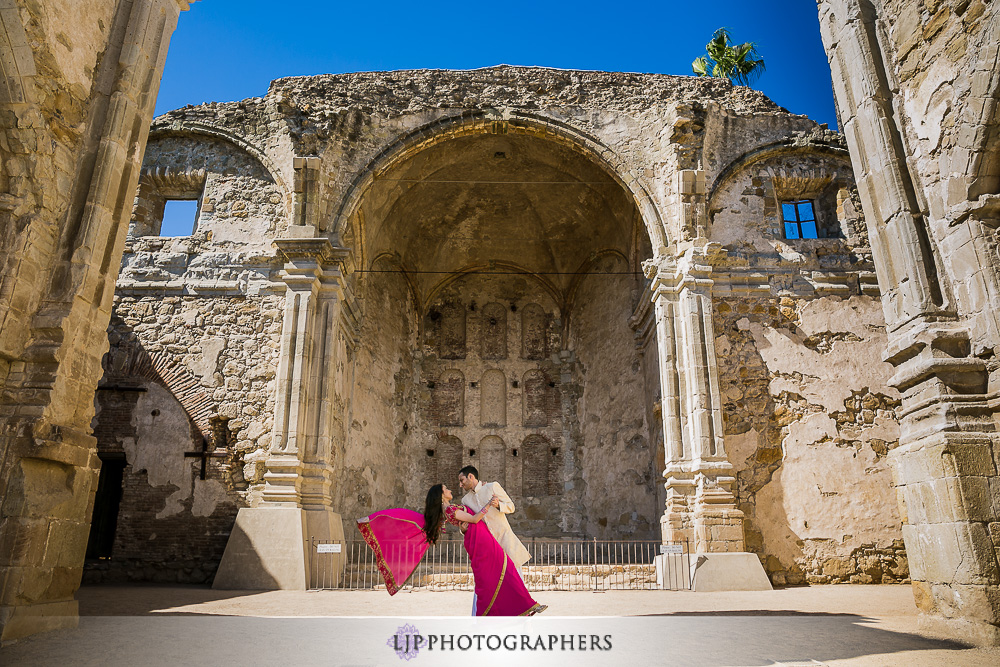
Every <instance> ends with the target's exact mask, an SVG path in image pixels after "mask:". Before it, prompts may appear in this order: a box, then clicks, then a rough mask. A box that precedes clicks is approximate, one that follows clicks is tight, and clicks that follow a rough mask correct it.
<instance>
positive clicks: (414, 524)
mask: <svg viewBox="0 0 1000 667" xmlns="http://www.w3.org/2000/svg"><path fill="white" fill-rule="evenodd" d="M451 499H452V493H451V491H450V490H449V489H448V487H447V486H445V485H443V484H435V485H434V486H432V487H431V488H430V490H429V491H428V492H427V502H426V504H425V507H424V515H423V516H421V515H420V514H418V513H417V512H414V511H413V510H408V509H390V510H382V511H381V512H375V513H374V514H372V515H370V516H368V517H366V518H363V519H358V527H359V528H360V529H361V534H362V536H364V538H365V542H367V543H368V546H369V547H371V549H372V550H373V551H374V552H375V560H376V564H377V565H378V569H379V572H380V573H381V574H382V578H383V579H385V585H386V589H387V590H388V591H389V595H395V593H396V591H398V590H399V589H400V587H402V586H403V584H404V583H406V580H407V579H408V578H409V576H410V575H411V574H412V573H413V570H414V569H416V567H417V563H419V562H420V559H421V558H423V556H424V553H425V552H426V551H427V549H428V548H429V547H430V546H431V545H432V544H434V543H436V542H437V539H438V536H439V535H440V534H441V533H442V532H443V531H444V524H445V522H448V523H451V524H454V525H456V526H459V527H463V528H465V541H464V544H465V550H466V551H467V552H468V553H469V563H470V564H471V566H472V575H473V578H474V579H475V586H476V597H477V600H478V603H477V609H476V613H477V615H479V616H533V615H535V614H537V613H539V612H541V611H544V610H545V609H546V606H545V605H541V604H538V603H537V602H535V601H534V600H533V599H532V598H531V595H530V594H529V593H528V589H527V588H525V586H524V582H523V581H521V577H520V576H519V575H518V573H517V570H516V569H515V568H514V563H513V562H512V561H511V560H510V558H509V557H508V556H507V554H506V553H504V550H503V549H502V548H501V547H500V544H499V543H498V542H497V541H496V538H495V537H493V533H491V532H490V529H489V528H488V527H487V526H486V524H485V523H482V519H483V516H485V513H486V510H487V509H488V507H489V506H488V505H487V507H485V508H483V511H482V512H479V513H476V514H473V513H472V512H470V511H469V510H468V508H461V507H459V506H457V505H452V504H450V503H449V501H450V500H451Z"/></svg>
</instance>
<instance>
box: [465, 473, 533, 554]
mask: <svg viewBox="0 0 1000 667" xmlns="http://www.w3.org/2000/svg"><path fill="white" fill-rule="evenodd" d="M493 496H496V497H497V498H498V499H499V500H500V508H499V509H497V508H496V507H491V508H490V509H489V511H488V512H486V516H485V517H484V518H483V521H485V522H486V526H487V527H488V528H489V529H490V532H491V533H493V537H495V538H497V542H499V543H500V546H501V547H502V548H503V550H504V553H506V554H507V555H508V556H510V559H511V561H513V562H514V566H515V567H517V568H520V567H521V566H522V565H524V564H525V563H527V562H528V561H529V560H531V554H529V553H528V550H527V549H525V548H524V545H523V544H521V540H519V539H517V535H515V534H514V531H513V530H511V528H510V524H509V523H508V522H507V515H508V514H511V513H512V512H513V511H514V501H513V500H511V499H510V496H508V495H507V492H506V491H504V490H503V487H502V486H500V484H499V483H498V482H487V483H486V484H484V483H482V482H479V483H478V484H476V488H475V489H474V490H472V491H470V492H469V493H467V494H465V496H464V497H463V498H462V503H463V504H465V505H467V506H468V507H471V508H472V511H473V512H478V511H479V510H481V509H483V508H484V507H486V505H487V503H489V502H490V499H491V498H492V497H493Z"/></svg>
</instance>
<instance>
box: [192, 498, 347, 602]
mask: <svg viewBox="0 0 1000 667" xmlns="http://www.w3.org/2000/svg"><path fill="white" fill-rule="evenodd" d="M310 538H315V539H317V540H328V541H329V540H340V541H341V542H343V539H344V526H343V523H342V522H341V519H340V515H339V514H337V513H336V512H333V511H331V510H305V509H302V508H300V507H244V508H242V509H240V511H239V514H237V515H236V524H235V525H234V526H233V532H232V534H231V535H230V536H229V542H228V543H227V544H226V551H225V553H224V554H223V555H222V562H221V563H220V564H219V571H218V572H216V574H215V580H214V581H213V582H212V588H216V589H221V590H278V589H281V590H297V591H303V590H306V589H308V588H309V573H310V571H311V569H310V565H311V563H312V558H313V556H314V554H312V553H310V544H309V541H310ZM339 570H340V568H338V567H335V568H334V572H336V573H338V574H339ZM332 583H336V582H332Z"/></svg>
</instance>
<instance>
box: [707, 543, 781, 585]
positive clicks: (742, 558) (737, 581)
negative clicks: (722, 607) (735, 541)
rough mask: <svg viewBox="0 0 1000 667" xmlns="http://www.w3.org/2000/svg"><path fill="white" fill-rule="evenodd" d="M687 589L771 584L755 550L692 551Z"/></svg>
mask: <svg viewBox="0 0 1000 667" xmlns="http://www.w3.org/2000/svg"><path fill="white" fill-rule="evenodd" d="M691 590H693V591H699V592H708V591H769V590H772V588H771V580H770V579H768V578H767V574H766V573H765V572H764V566H763V565H761V564H760V559H759V558H757V554H752V553H748V552H736V553H707V554H695V555H694V556H693V558H692V562H691Z"/></svg>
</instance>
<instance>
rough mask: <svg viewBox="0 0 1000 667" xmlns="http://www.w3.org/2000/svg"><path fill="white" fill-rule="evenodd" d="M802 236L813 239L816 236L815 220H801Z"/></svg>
mask: <svg viewBox="0 0 1000 667" xmlns="http://www.w3.org/2000/svg"><path fill="white" fill-rule="evenodd" d="M802 238H804V239H815V238H818V237H817V236H816V223H815V221H812V220H809V221H803V222H802Z"/></svg>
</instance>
